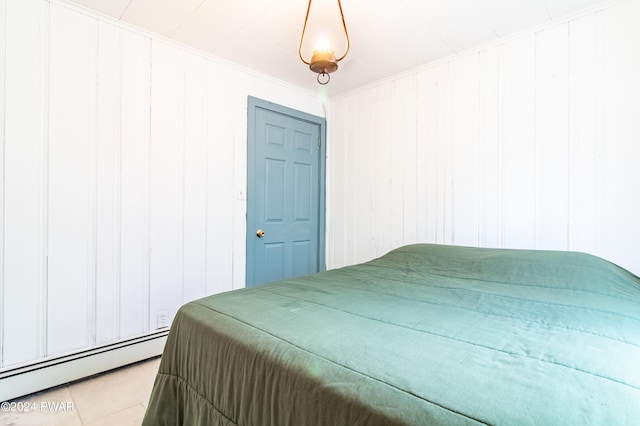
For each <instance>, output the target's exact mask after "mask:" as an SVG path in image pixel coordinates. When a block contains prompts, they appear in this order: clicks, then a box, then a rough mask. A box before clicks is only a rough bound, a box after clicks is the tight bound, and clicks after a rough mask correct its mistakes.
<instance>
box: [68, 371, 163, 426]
mask: <svg viewBox="0 0 640 426" xmlns="http://www.w3.org/2000/svg"><path fill="white" fill-rule="evenodd" d="M157 371H158V369H157V363H156V366H154V365H153V362H150V364H146V363H145V364H136V365H134V366H130V367H125V368H122V369H119V370H116V371H114V372H112V373H109V374H104V375H101V376H97V377H95V378H93V379H91V380H90V381H86V382H84V381H83V382H79V383H74V384H72V385H70V386H69V390H70V392H71V395H72V396H73V400H74V401H75V403H76V407H77V411H78V414H79V415H80V419H81V420H82V422H83V423H85V424H86V423H91V422H95V421H96V420H99V419H102V418H103V417H107V416H110V415H112V414H115V413H118V412H120V411H122V410H123V409H126V408H129V407H132V406H135V405H137V404H140V405H142V406H143V407H144V406H146V403H147V401H148V400H149V396H150V395H151V389H152V387H153V381H154V379H155V374H156V372H157ZM143 404H144V405H143Z"/></svg>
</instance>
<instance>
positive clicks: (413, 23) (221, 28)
mask: <svg viewBox="0 0 640 426" xmlns="http://www.w3.org/2000/svg"><path fill="white" fill-rule="evenodd" d="M70 1H72V2H74V3H77V4H80V5H82V6H85V7H87V8H90V9H93V10H95V11H97V12H99V13H102V14H105V15H108V16H111V17H113V18H115V19H118V20H120V21H123V22H127V23H129V24H133V25H135V26H138V27H141V28H144V29H146V30H149V31H152V32H154V33H157V34H160V35H162V36H165V37H167V38H169V39H172V40H175V41H177V42H180V43H184V44H186V45H189V46H193V47H195V48H197V49H200V50H203V51H205V52H208V53H210V54H212V55H214V56H217V57H219V58H222V59H224V60H227V61H230V62H234V63H237V64H239V65H242V66H244V67H248V68H252V69H255V70H258V71H260V72H262V73H264V74H268V75H270V76H273V77H275V78H277V79H280V80H284V81H287V82H289V83H291V84H294V85H297V86H300V87H303V88H306V89H309V90H313V91H317V90H319V85H318V83H317V82H316V76H315V74H313V73H312V72H311V71H310V70H309V69H308V68H307V66H306V65H304V64H303V63H302V61H300V58H299V57H298V45H299V42H300V35H301V32H302V25H303V23H304V17H305V13H306V9H307V0H70ZM602 2H603V1H602V0H393V1H372V0H342V9H343V12H344V17H345V21H346V25H347V29H348V32H349V38H350V40H351V49H350V51H349V54H348V55H347V56H346V58H345V59H344V60H343V61H341V62H340V63H339V69H338V71H336V73H335V74H332V75H331V82H330V83H329V84H328V85H327V86H324V87H325V88H326V91H327V93H328V94H329V95H336V94H339V93H343V92H345V91H350V90H352V89H355V88H357V87H360V86H363V85H366V84H368V83H372V82H375V81H378V80H381V79H384V78H386V77H389V76H392V75H395V74H399V73H402V72H405V71H407V70H410V69H412V68H416V67H418V66H420V65H424V64H427V63H429V62H433V61H435V60H438V59H441V58H444V57H447V56H450V55H452V54H455V53H457V52H461V51H464V50H466V49H469V48H472V47H474V46H478V45H481V44H484V43H487V42H491V41H495V40H497V39H499V38H502V37H505V36H507V35H510V34H513V33H515V32H518V31H522V30H525V29H527V28H530V27H533V26H536V25H540V24H543V23H547V22H550V21H552V20H555V19H558V18H560V17H563V16H566V15H568V14H571V13H574V12H577V11H579V10H581V9H584V8H588V7H591V6H594V5H596V4H598V3H602ZM326 23H330V25H329V29H328V30H329V32H330V34H336V40H335V41H334V46H335V51H336V56H340V55H341V54H342V53H343V52H344V49H345V48H346V43H345V42H344V39H343V38H341V30H342V29H341V22H340V16H339V11H338V6H337V1H336V0H315V1H313V3H312V7H311V14H310V18H309V24H308V33H307V36H305V43H304V45H303V55H304V56H305V58H306V59H307V60H308V59H309V57H310V56H311V51H312V50H313V47H314V44H315V41H314V39H315V38H316V36H317V35H318V34H319V33H321V32H322V31H323V30H322V28H321V27H322V26H323V25H324V24H326Z"/></svg>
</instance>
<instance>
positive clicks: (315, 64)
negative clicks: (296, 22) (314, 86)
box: [298, 0, 351, 84]
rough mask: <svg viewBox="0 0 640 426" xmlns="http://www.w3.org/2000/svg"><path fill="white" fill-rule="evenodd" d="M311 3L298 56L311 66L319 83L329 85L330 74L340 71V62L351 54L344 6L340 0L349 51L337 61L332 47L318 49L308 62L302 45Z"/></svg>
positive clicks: (339, 5) (341, 16)
mask: <svg viewBox="0 0 640 426" xmlns="http://www.w3.org/2000/svg"><path fill="white" fill-rule="evenodd" d="M311 1H312V0H309V5H308V6H307V15H306V16H305V18H304V27H303V28H302V36H300V47H299V48H298V55H299V56H300V59H301V60H302V62H304V63H305V64H307V65H309V69H311V71H313V72H315V73H317V74H318V77H317V80H318V83H320V84H327V83H328V82H329V80H330V79H331V76H330V75H329V74H331V73H332V72H334V71H336V70H337V69H338V62H340V61H341V60H343V59H344V57H345V56H347V53H348V52H349V48H350V47H351V42H350V41H349V33H348V32H347V25H346V24H345V22H344V14H343V13H342V4H340V0H338V9H340V18H341V19H342V28H343V29H344V36H345V38H346V40H347V50H346V51H345V52H344V54H343V55H342V56H340V57H339V58H338V59H336V56H335V54H334V51H333V49H331V48H330V47H326V45H325V46H324V47H321V48H316V50H314V51H313V55H312V56H311V60H309V61H307V60H306V59H304V57H303V56H302V43H303V42H304V36H305V32H306V30H307V21H308V20H309V11H310V10H311ZM321 77H323V78H325V77H326V80H321Z"/></svg>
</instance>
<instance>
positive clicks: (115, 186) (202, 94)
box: [0, 0, 323, 368]
mask: <svg viewBox="0 0 640 426" xmlns="http://www.w3.org/2000/svg"><path fill="white" fill-rule="evenodd" d="M0 82H1V84H0V137H1V139H0V146H1V148H2V149H0V155H2V158H1V161H0V165H1V167H2V173H0V176H1V178H2V182H1V185H0V188H1V191H2V192H1V193H0V212H1V214H2V217H1V224H2V226H1V227H0V241H1V243H2V244H1V245H0V250H1V252H0V262H1V271H2V273H1V274H0V309H1V312H0V344H1V350H0V368H11V367H12V366H16V365H19V364H22V363H28V362H32V361H34V360H38V359H42V358H45V357H49V356H55V355H59V354H62V353H68V352H71V351H76V350H80V349H83V348H88V347H92V346H95V345H97V344H103V343H109V342H113V341H117V340H120V339H124V338H128V337H133V336H139V335H142V334H144V333H147V332H151V331H153V330H155V329H156V327H157V313H158V312H159V311H168V314H169V319H171V318H173V315H174V314H175V312H176V310H177V308H178V307H179V306H180V305H181V304H183V303H184V302H186V301H189V300H192V299H195V298H197V297H201V296H205V295H207V294H212V293H216V292H220V291H225V290H230V289H232V288H238V287H243V286H244V275H245V271H244V268H245V232H246V231H245V213H246V200H245V188H246V172H247V170H246V167H247V166H246V140H247V139H246V136H247V130H246V127H247V97H248V96H249V95H252V96H256V97H259V98H263V99H266V100H269V101H272V102H277V103H281V104H284V105H287V106H289V107H292V108H296V109H299V110H302V111H305V112H308V113H311V114H316V115H322V114H323V109H322V103H321V99H320V98H319V97H318V96H317V95H315V94H313V93H309V92H306V91H303V90H300V89H297V88H295V87H292V86H288V85H286V84H284V83H281V82H277V81H273V80H269V79H267V78H266V77H264V76H260V75H257V74H252V73H250V72H248V71H245V70H243V69H240V68H238V67H234V66H232V65H230V64H226V63H224V62H222V61H219V60H216V59H214V58H211V57H206V56H203V55H201V54H199V53H197V52H195V51H192V50H189V49H187V48H184V47H182V46H179V45H176V44H174V43H171V42H169V41H166V40H164V39H161V38H158V37H155V36H153V35H150V34H148V33H145V32H142V31H138V30H136V29H134V28H130V27H127V26H123V25H122V24H120V23H117V22H114V21H112V20H109V19H107V18H102V17H99V16H96V15H93V14H91V13H90V12H87V11H85V10H83V9H80V8H78V7H75V6H72V5H70V4H67V3H65V2H63V1H55V0H52V1H48V0H0Z"/></svg>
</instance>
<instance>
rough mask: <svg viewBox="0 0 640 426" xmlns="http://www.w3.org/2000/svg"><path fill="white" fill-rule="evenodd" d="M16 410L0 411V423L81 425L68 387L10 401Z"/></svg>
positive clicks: (56, 425)
mask: <svg viewBox="0 0 640 426" xmlns="http://www.w3.org/2000/svg"><path fill="white" fill-rule="evenodd" d="M12 403H15V406H16V411H2V412H0V425H2V426H6V425H21V426H32V425H33V426H36V425H37V426H41V425H47V426H76V425H78V426H80V425H82V423H81V420H80V416H79V414H78V410H77V407H76V405H75V402H74V401H73V399H72V397H71V393H70V392H69V389H68V388H67V387H66V386H64V387H60V388H55V389H53V390H50V391H46V392H41V393H37V394H33V395H31V396H28V397H25V398H20V399H17V400H14V401H12V402H10V403H9V404H12Z"/></svg>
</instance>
